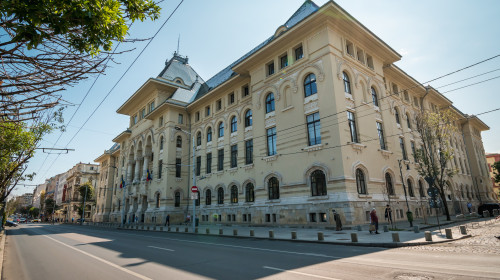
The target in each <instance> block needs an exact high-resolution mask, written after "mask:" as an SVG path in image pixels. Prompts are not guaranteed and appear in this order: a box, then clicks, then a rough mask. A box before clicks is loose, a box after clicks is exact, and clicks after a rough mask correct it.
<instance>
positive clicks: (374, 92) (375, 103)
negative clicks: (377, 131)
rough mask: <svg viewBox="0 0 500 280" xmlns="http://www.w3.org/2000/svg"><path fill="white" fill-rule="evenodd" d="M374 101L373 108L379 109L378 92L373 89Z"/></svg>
mask: <svg viewBox="0 0 500 280" xmlns="http://www.w3.org/2000/svg"><path fill="white" fill-rule="evenodd" d="M372 101H373V106H377V107H378V97H377V91H376V90H375V89H374V88H373V87H372Z"/></svg>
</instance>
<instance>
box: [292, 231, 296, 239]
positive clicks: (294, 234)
mask: <svg viewBox="0 0 500 280" xmlns="http://www.w3.org/2000/svg"><path fill="white" fill-rule="evenodd" d="M292 239H293V240H295V239H297V232H296V231H292Z"/></svg>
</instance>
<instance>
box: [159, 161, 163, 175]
mask: <svg viewBox="0 0 500 280" xmlns="http://www.w3.org/2000/svg"><path fill="white" fill-rule="evenodd" d="M162 171H163V160H161V159H160V160H159V161H158V179H161V173H162Z"/></svg>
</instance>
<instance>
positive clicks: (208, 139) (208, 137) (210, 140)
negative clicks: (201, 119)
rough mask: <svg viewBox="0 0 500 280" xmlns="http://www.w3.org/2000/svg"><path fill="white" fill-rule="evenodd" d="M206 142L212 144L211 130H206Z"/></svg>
mask: <svg viewBox="0 0 500 280" xmlns="http://www.w3.org/2000/svg"><path fill="white" fill-rule="evenodd" d="M207 142H212V128H211V127H209V128H208V129H207Z"/></svg>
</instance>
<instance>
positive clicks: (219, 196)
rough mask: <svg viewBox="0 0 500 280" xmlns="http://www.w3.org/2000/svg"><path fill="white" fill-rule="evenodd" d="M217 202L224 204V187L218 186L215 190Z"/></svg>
mask: <svg viewBox="0 0 500 280" xmlns="http://www.w3.org/2000/svg"><path fill="white" fill-rule="evenodd" d="M217 204H224V189H223V188H219V189H218V190H217Z"/></svg>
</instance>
